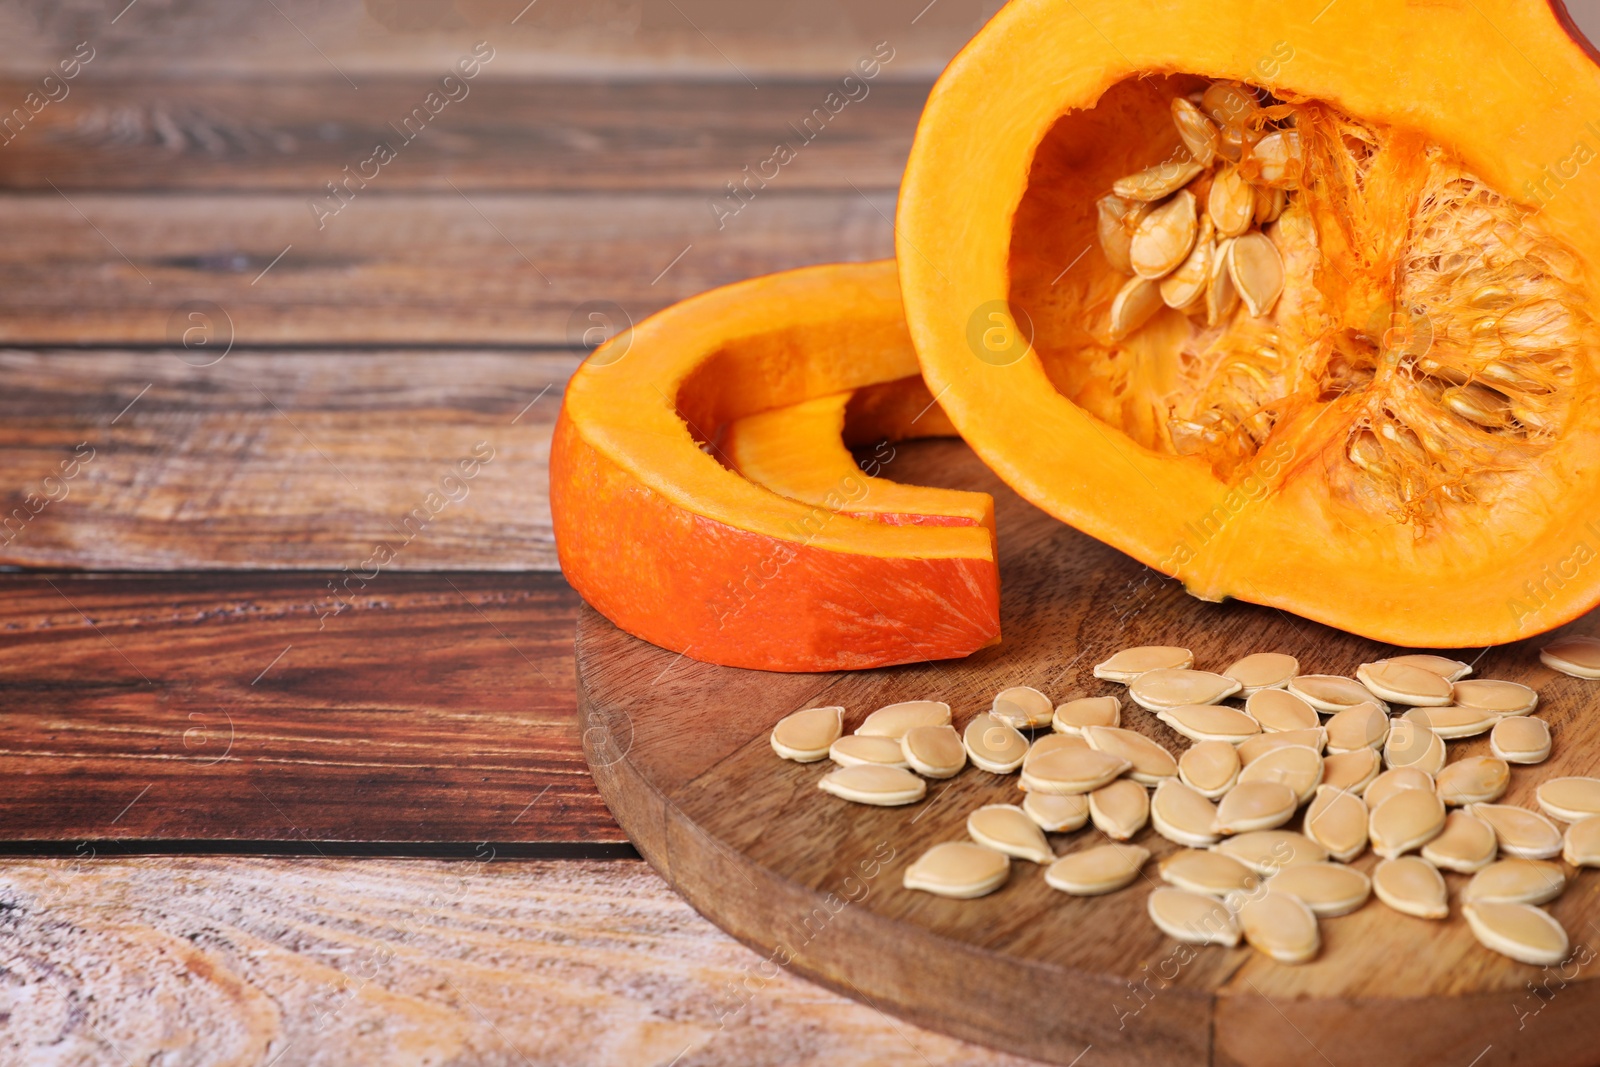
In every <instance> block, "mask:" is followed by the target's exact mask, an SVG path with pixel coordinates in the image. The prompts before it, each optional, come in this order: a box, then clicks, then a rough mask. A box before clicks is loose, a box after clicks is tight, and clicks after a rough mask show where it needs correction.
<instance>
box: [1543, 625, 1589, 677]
mask: <svg viewBox="0 0 1600 1067" xmlns="http://www.w3.org/2000/svg"><path fill="white" fill-rule="evenodd" d="M1539 662H1540V663H1543V664H1544V665H1545V666H1546V667H1549V668H1550V669H1551V670H1553V671H1560V672H1561V673H1562V674H1570V675H1572V677H1574V678H1600V638H1594V637H1583V636H1580V635H1578V634H1573V635H1571V636H1569V637H1562V638H1557V639H1556V640H1554V641H1552V642H1550V643H1549V644H1548V645H1545V646H1544V648H1542V649H1540V650H1539Z"/></svg>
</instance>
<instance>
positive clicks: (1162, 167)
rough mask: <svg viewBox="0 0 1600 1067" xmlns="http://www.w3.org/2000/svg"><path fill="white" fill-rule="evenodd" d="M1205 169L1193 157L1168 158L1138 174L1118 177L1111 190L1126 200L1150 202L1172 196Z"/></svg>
mask: <svg viewBox="0 0 1600 1067" xmlns="http://www.w3.org/2000/svg"><path fill="white" fill-rule="evenodd" d="M1203 170H1205V167H1203V166H1201V165H1200V163H1199V162H1197V161H1196V160H1193V159H1172V160H1167V161H1165V162H1162V163H1157V164H1155V165H1154V166H1151V167H1146V168H1145V169H1144V170H1141V171H1140V172H1139V173H1137V174H1130V175H1128V176H1127V177H1126V178H1118V179H1117V180H1116V181H1114V182H1112V183H1111V191H1112V193H1113V194H1115V195H1117V196H1120V197H1122V198H1123V199H1124V200H1142V201H1145V202H1147V203H1148V202H1150V201H1154V200H1160V199H1162V198H1163V197H1166V196H1171V195H1172V194H1173V193H1175V192H1177V191H1178V190H1179V189H1182V188H1183V187H1184V186H1185V185H1188V184H1189V183H1190V182H1191V181H1193V180H1194V179H1195V178H1197V177H1199V176H1200V172H1201V171H1203ZM1158 210H1159V209H1158Z"/></svg>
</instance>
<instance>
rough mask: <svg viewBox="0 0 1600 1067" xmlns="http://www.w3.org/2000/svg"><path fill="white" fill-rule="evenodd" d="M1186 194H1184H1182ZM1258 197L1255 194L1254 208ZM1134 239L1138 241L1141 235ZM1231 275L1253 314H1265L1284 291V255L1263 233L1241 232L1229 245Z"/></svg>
mask: <svg viewBox="0 0 1600 1067" xmlns="http://www.w3.org/2000/svg"><path fill="white" fill-rule="evenodd" d="M1179 195H1182V194H1179ZM1253 207H1254V199H1253V195H1252V208H1253ZM1134 240H1135V241H1136V242H1137V240H1138V237H1137V236H1135V238H1134ZM1228 275H1229V277H1231V278H1232V279H1233V287H1234V288H1235V289H1237V290H1239V297H1240V299H1242V300H1243V301H1244V306H1245V308H1246V309H1247V310H1248V311H1249V312H1250V314H1251V315H1253V316H1255V317H1256V318H1261V317H1262V316H1264V315H1268V314H1270V313H1271V311H1272V305H1274V304H1276V303H1277V302H1278V295H1279V294H1280V293H1282V292H1283V256H1281V255H1279V253H1278V246H1277V245H1275V244H1273V243H1272V241H1271V240H1270V239H1269V238H1267V237H1266V236H1264V235H1263V234H1260V233H1254V232H1252V233H1246V234H1241V235H1240V236H1238V237H1235V238H1234V239H1233V244H1231V245H1229V246H1228Z"/></svg>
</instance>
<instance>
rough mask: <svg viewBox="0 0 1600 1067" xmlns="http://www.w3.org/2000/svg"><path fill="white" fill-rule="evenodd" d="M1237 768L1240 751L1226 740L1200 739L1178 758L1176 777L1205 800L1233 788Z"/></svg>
mask: <svg viewBox="0 0 1600 1067" xmlns="http://www.w3.org/2000/svg"><path fill="white" fill-rule="evenodd" d="M1239 767H1240V764H1239V750H1238V749H1236V748H1234V747H1233V746H1232V745H1230V744H1228V743H1227V742H1226V741H1202V742H1200V743H1199V744H1198V745H1190V746H1189V747H1188V748H1187V749H1185V750H1184V753H1183V755H1182V756H1179V757H1178V777H1179V778H1180V779H1182V781H1183V783H1184V784H1185V785H1187V786H1188V787H1189V788H1191V789H1193V790H1194V791H1195V792H1196V793H1199V794H1200V795H1201V796H1203V797H1205V798H1206V799H1207V800H1215V799H1217V798H1218V797H1220V796H1221V795H1222V794H1224V793H1226V792H1227V791H1228V790H1230V789H1232V788H1233V784H1234V783H1235V782H1237V781H1238V780H1239Z"/></svg>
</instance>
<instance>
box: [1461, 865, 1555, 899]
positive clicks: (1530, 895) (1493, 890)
mask: <svg viewBox="0 0 1600 1067" xmlns="http://www.w3.org/2000/svg"><path fill="white" fill-rule="evenodd" d="M1566 888H1567V873H1566V872H1565V871H1563V870H1562V869H1561V864H1559V863H1551V862H1550V861H1548V860H1524V859H1509V860H1496V861H1495V862H1494V863H1491V864H1489V865H1488V866H1487V867H1485V868H1483V870H1481V871H1479V872H1478V873H1477V874H1474V875H1473V876H1472V881H1470V882H1468V883H1467V887H1466V888H1465V889H1463V890H1462V891H1461V901H1462V903H1466V902H1467V901H1473V902H1476V901H1480V900H1492V901H1494V902H1495V903H1497V904H1543V903H1545V902H1546V901H1551V900H1554V899H1555V898H1556V897H1559V896H1560V895H1561V891H1562V890H1564V889H1566Z"/></svg>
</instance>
